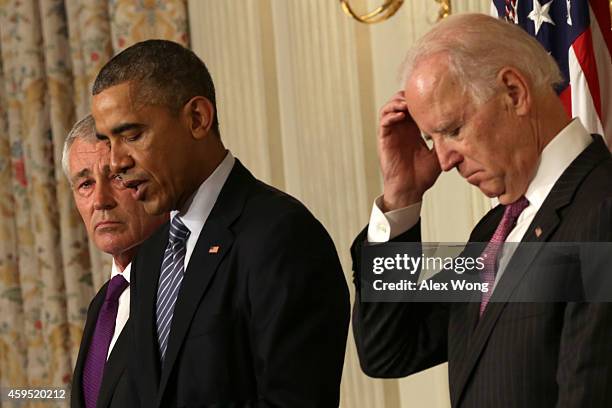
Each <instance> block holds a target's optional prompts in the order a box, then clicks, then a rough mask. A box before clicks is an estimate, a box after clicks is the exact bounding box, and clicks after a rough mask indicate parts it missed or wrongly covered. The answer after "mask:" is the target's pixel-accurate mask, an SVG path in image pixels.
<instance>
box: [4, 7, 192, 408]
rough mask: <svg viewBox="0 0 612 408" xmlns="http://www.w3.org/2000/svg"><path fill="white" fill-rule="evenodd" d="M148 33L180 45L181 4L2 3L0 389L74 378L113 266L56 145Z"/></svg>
mask: <svg viewBox="0 0 612 408" xmlns="http://www.w3.org/2000/svg"><path fill="white" fill-rule="evenodd" d="M147 38H164V39H170V40H173V41H177V42H180V43H182V44H184V45H187V42H188V27H187V5H186V1H185V0H111V1H99V0H0V388H4V389H6V388H14V387H21V388H32V387H66V386H67V384H69V382H70V380H71V373H72V368H73V366H74V363H75V360H76V355H77V352H78V347H79V342H80V338H81V331H82V327H83V324H84V321H85V316H86V311H87V307H88V305H89V302H90V300H91V298H92V297H93V295H94V293H95V291H96V290H97V289H98V288H99V287H100V286H101V285H102V283H103V282H104V281H105V280H106V279H108V274H109V271H110V264H109V259H108V258H107V257H106V256H104V255H102V254H101V253H99V252H98V250H97V249H96V248H95V247H93V245H91V244H90V243H89V242H88V240H87V236H86V233H85V229H84V227H83V225H82V222H81V219H80V217H79V215H78V213H77V212H76V210H75V207H74V204H73V201H72V195H71V192H70V188H69V186H68V182H67V180H66V179H65V177H64V175H63V173H62V168H61V154H62V145H63V141H64V138H65V136H66V134H67V132H68V131H69V130H70V128H71V126H72V124H73V123H74V122H75V120H76V119H78V118H80V117H82V116H84V115H85V114H86V113H88V112H89V106H90V99H91V97H90V89H91V85H92V82H93V80H94V78H95V75H96V73H97V72H98V70H99V69H100V68H101V67H102V65H103V64H104V63H105V62H106V61H107V60H108V59H109V58H110V57H111V56H112V55H113V54H114V53H116V52H118V51H120V50H122V49H124V48H125V47H128V46H129V45H131V44H133V43H135V42H138V41H141V40H144V39H147ZM0 405H2V403H1V402H0ZM43 405H44V406H45V407H49V406H51V405H50V404H49V403H43ZM32 406H37V404H32Z"/></svg>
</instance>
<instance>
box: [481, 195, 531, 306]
mask: <svg viewBox="0 0 612 408" xmlns="http://www.w3.org/2000/svg"><path fill="white" fill-rule="evenodd" d="M528 206H529V201H528V200H527V199H526V198H525V197H521V198H519V199H518V200H516V201H515V202H513V203H512V204H508V205H507V206H506V208H505V210H504V216H503V217H502V219H501V221H500V223H499V225H498V226H497V229H496V230H495V233H494V234H493V236H492V237H491V240H490V241H489V243H488V244H487V246H486V248H485V249H484V251H482V255H481V256H482V257H483V258H484V260H483V264H484V268H483V270H482V271H481V272H480V280H481V281H482V282H483V283H488V287H489V290H488V292H483V293H482V300H481V301H480V316H482V314H483V313H484V311H485V309H486V307H487V304H488V303H489V299H491V294H492V293H493V285H494V283H495V275H497V258H498V257H499V255H500V253H501V250H502V248H503V246H504V242H506V238H508V235H509V234H510V231H512V229H513V228H514V227H515V226H516V221H517V220H518V217H519V215H521V213H522V212H523V210H524V209H525V208H527V207H528Z"/></svg>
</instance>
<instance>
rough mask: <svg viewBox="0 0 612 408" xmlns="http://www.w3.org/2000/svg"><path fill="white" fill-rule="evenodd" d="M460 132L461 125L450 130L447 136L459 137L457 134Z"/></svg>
mask: <svg viewBox="0 0 612 408" xmlns="http://www.w3.org/2000/svg"><path fill="white" fill-rule="evenodd" d="M459 132H461V126H458V127H457V128H455V129H453V130H451V131H449V132H446V135H445V136H446V137H457V136H459Z"/></svg>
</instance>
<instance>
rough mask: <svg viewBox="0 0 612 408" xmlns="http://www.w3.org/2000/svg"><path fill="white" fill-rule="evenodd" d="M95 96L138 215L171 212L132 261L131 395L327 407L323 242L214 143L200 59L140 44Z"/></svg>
mask: <svg viewBox="0 0 612 408" xmlns="http://www.w3.org/2000/svg"><path fill="white" fill-rule="evenodd" d="M93 94H94V97H93V116H94V118H95V120H96V129H97V133H98V137H99V138H100V139H102V140H105V141H106V142H107V143H108V145H109V146H110V148H111V167H112V168H113V170H114V171H115V172H116V173H117V174H119V175H120V176H121V177H122V179H123V182H124V184H125V186H126V187H128V188H130V189H131V190H132V191H133V195H134V198H136V199H138V200H140V201H142V203H143V205H144V208H145V209H146V211H147V212H148V213H150V214H159V213H162V212H164V211H168V210H172V211H173V212H172V215H171V217H172V218H171V221H170V223H169V224H167V225H166V226H165V227H163V228H162V229H160V230H159V231H158V233H156V234H155V235H154V236H152V237H151V238H150V239H149V240H147V242H146V243H145V244H144V246H143V247H142V250H141V251H140V252H139V255H138V256H137V258H136V260H135V261H134V266H133V279H132V289H133V291H132V317H131V319H132V320H131V322H132V328H133V332H132V335H133V349H132V355H131V357H132V358H131V361H130V364H131V365H130V370H131V376H132V377H133V379H134V383H135V393H136V396H137V399H138V403H139V405H140V406H141V407H147V408H149V407H177V406H178V407H186V406H189V407H272V406H275V407H292V408H297V407H332V406H337V405H338V403H339V386H340V377H341V373H342V365H343V360H344V351H345V344H346V334H347V330H348V318H349V304H348V291H347V287H346V282H345V280H344V276H343V273H342V269H341V267H340V263H339V260H338V257H337V254H336V250H335V248H334V245H333V242H332V241H331V239H330V237H329V235H328V234H327V232H326V231H325V229H324V228H323V226H322V225H321V224H320V223H319V222H318V221H317V220H316V219H315V218H314V217H313V216H312V214H310V212H309V211H308V210H307V209H306V208H305V207H304V206H303V205H302V204H301V203H299V202H298V201H297V200H295V199H293V198H292V197H290V196H288V195H286V194H284V193H282V192H280V191H278V190H276V189H274V188H272V187H270V186H267V185H265V184H264V183H262V182H260V181H258V180H257V179H255V178H254V177H253V176H252V175H251V174H250V173H249V171H248V170H247V169H246V168H245V167H244V166H243V165H242V164H241V163H240V162H239V161H238V160H237V159H235V158H234V157H233V156H232V154H231V153H230V152H228V151H227V150H226V149H225V147H224V146H223V143H222V141H221V137H220V132H219V127H218V122H217V114H216V106H215V92H214V86H213V82H212V79H211V77H210V74H209V73H208V70H207V69H206V66H205V65H204V63H203V62H202V61H201V60H200V59H199V58H198V57H197V56H196V55H195V54H194V53H193V52H191V51H189V50H187V49H185V48H183V47H182V46H180V45H178V44H175V43H172V42H169V41H161V40H154V41H145V42H142V43H139V44H136V45H134V46H132V47H130V48H128V49H126V50H125V51H123V52H122V53H120V54H118V55H117V56H115V57H114V58H113V59H112V60H111V61H109V62H108V63H107V64H106V65H105V66H104V67H103V68H102V70H101V71H100V73H99V74H98V77H97V78H96V81H95V84H94V88H93Z"/></svg>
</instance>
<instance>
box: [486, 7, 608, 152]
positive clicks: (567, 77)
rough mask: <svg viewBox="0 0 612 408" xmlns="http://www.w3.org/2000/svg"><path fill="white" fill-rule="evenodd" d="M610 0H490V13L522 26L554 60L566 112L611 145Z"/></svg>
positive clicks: (560, 94)
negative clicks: (562, 78)
mask: <svg viewBox="0 0 612 408" xmlns="http://www.w3.org/2000/svg"><path fill="white" fill-rule="evenodd" d="M608 3H609V0H493V3H492V14H493V15H495V16H497V17H500V18H504V19H506V20H508V21H510V22H513V23H515V24H518V25H520V26H521V27H522V28H523V29H524V30H525V31H527V32H528V33H529V34H531V35H532V36H534V37H536V38H537V39H538V41H539V42H540V43H541V44H542V45H543V46H544V47H545V48H546V49H547V50H548V51H549V53H550V54H551V55H552V56H553V57H554V58H555V60H557V63H558V64H559V67H560V68H561V73H562V74H563V77H564V83H563V84H562V86H561V87H560V88H559V89H558V91H559V96H560V97H561V100H562V101H563V105H564V106H565V109H566V110H567V112H568V114H569V115H570V116H572V117H576V116H578V117H580V120H581V121H582V123H583V124H584V126H585V127H586V129H587V130H588V131H590V132H591V133H598V134H600V135H604V137H605V138H606V139H607V142H608V146H610V147H611V148H612V57H611V56H612V31H611V30H610V28H611V25H610V9H609V7H611V6H610V5H609V4H608Z"/></svg>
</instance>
